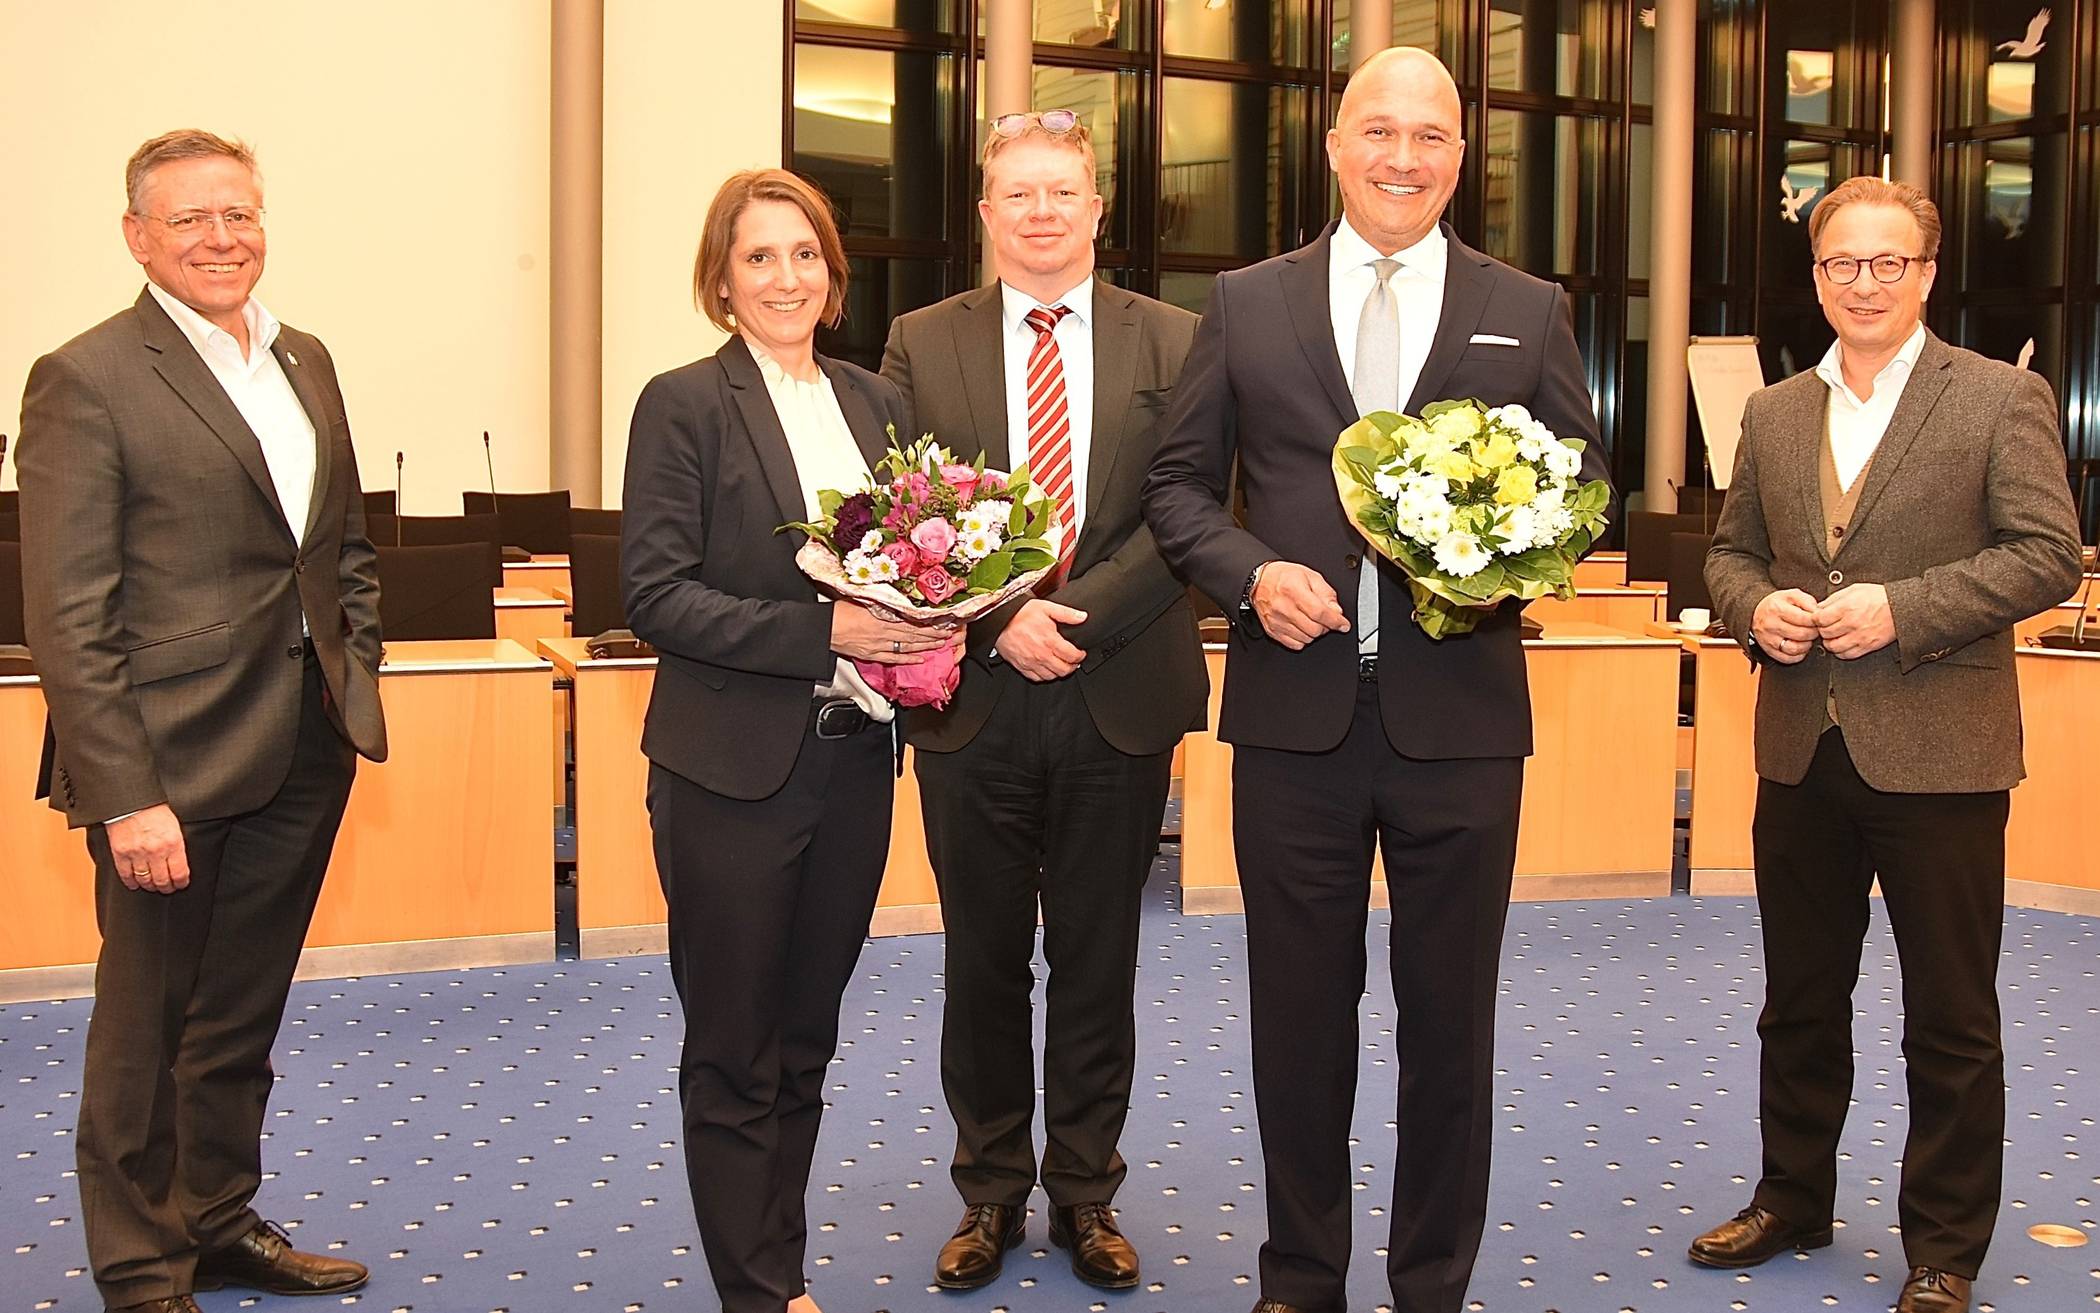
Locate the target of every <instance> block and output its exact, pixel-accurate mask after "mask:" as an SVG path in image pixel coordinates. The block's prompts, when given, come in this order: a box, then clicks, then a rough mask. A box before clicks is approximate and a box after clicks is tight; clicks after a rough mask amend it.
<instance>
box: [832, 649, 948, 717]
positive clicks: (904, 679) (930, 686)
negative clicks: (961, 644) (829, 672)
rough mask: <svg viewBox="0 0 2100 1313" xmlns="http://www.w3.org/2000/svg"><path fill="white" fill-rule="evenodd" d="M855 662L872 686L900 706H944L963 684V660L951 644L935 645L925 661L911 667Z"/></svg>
mask: <svg viewBox="0 0 2100 1313" xmlns="http://www.w3.org/2000/svg"><path fill="white" fill-rule="evenodd" d="M853 665H854V668H855V669H857V670H859V671H860V674H861V678H863V679H865V680H867V681H868V687H869V688H872V689H874V690H875V691H876V692H877V693H880V694H882V696H884V697H886V698H888V699H889V700H890V701H892V702H894V703H896V704H897V705H898V706H900V707H933V708H935V709H939V708H941V707H945V706H947V705H948V699H949V698H950V697H952V696H954V694H955V688H956V685H958V684H960V683H962V663H961V661H960V659H959V657H958V653H957V651H956V649H954V648H951V647H941V648H935V649H934V650H933V651H931V652H928V653H927V654H926V656H925V659H924V660H921V661H918V662H916V663H914V664H912V665H908V666H884V665H877V664H876V663H874V662H872V661H856V662H854V663H853Z"/></svg>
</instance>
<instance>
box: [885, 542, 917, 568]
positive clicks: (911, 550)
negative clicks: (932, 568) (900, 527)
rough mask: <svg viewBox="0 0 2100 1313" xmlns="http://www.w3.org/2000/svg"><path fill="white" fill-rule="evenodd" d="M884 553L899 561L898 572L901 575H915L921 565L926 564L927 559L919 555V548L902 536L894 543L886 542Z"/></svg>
mask: <svg viewBox="0 0 2100 1313" xmlns="http://www.w3.org/2000/svg"><path fill="white" fill-rule="evenodd" d="M882 554H883V555H884V556H887V557H889V558H890V559H891V560H892V561H895V562H896V563H897V573H898V574H900V575H905V576H910V575H915V574H917V573H918V572H919V569H920V567H921V566H923V565H925V561H924V560H922V559H921V558H920V556H919V549H918V548H916V547H914V546H912V545H911V544H910V543H908V542H906V541H904V540H903V539H902V538H899V539H898V540H897V541H895V542H893V543H884V544H883V546H882Z"/></svg>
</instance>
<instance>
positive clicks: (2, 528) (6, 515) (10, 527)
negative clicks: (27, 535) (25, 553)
mask: <svg viewBox="0 0 2100 1313" xmlns="http://www.w3.org/2000/svg"><path fill="white" fill-rule="evenodd" d="M20 541H22V517H21V516H20V515H17V514H16V513H15V512H13V511H0V543H18V542H20Z"/></svg>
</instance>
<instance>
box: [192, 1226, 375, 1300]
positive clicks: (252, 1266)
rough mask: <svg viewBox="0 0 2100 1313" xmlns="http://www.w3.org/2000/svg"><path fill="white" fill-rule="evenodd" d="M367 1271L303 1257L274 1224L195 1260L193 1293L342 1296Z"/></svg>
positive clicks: (348, 1262) (356, 1265) (353, 1265)
mask: <svg viewBox="0 0 2100 1313" xmlns="http://www.w3.org/2000/svg"><path fill="white" fill-rule="evenodd" d="M370 1276H371V1273H370V1272H367V1271H366V1270H365V1265H364V1264H363V1263H354V1262H352V1261H351V1260H349V1259H347V1258H329V1257H326V1256H325V1255H322V1254H307V1253H302V1252H300V1251H299V1250H297V1249H294V1248H292V1238H291V1237H290V1236H289V1235H286V1234H285V1230H284V1228H283V1227H281V1226H279V1225H277V1224H276V1223H275V1222H257V1223H256V1224H255V1229H254V1230H252V1231H250V1232H249V1233H248V1234H246V1235H244V1236H242V1237H241V1238H240V1239H238V1240H236V1241H234V1242H233V1243H232V1244H230V1245H228V1246H226V1247H225V1248H224V1249H220V1250H215V1251H214V1252H212V1253H209V1254H205V1255H203V1256H202V1257H200V1258H199V1259H198V1260H197V1281H196V1285H197V1289H199V1290H217V1289H218V1288H219V1287H221V1286H245V1287H247V1288H248V1289H249V1290H260V1291H264V1292H266V1293H268V1294H272V1295H340V1294H344V1293H345V1292H347V1291H352V1290H355V1289H357V1288H358V1287H359V1286H361V1285H363V1284H364V1283H365V1281H366V1279H367V1278H369V1277H370Z"/></svg>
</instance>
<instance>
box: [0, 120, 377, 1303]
mask: <svg viewBox="0 0 2100 1313" xmlns="http://www.w3.org/2000/svg"><path fill="white" fill-rule="evenodd" d="M125 187H126V192H127V199H128V208H127V210H126V212H125V214H124V218H123V226H124V235H125V240H126V242H127V244H128V245H129V247H130V249H131V253H132V256H133V257H134V258H135V259H137V260H138V262H139V263H140V264H141V265H142V266H144V268H145V273H146V281H147V286H146V289H145V291H144V292H142V293H141V294H140V296H139V298H138V300H137V302H136V303H134V304H133V305H132V306H131V308H129V309H127V310H124V311H122V312H120V313H118V314H117V315H115V316H113V317H111V318H110V319H108V320H105V321H104V322H103V323H101V324H99V325H97V326H96V327H94V328H92V329H89V330H88V331H87V332H85V333H83V334H81V335H80V336H79V337H76V338H74V339H73V340H72V341H70V342H68V343H66V344H65V345H64V346H62V347H60V348H58V349H57V350H56V351H53V352H52V353H51V354H50V355H47V356H45V357H43V358H42V359H41V360H39V361H37V362H36V364H35V366H34V367H33V368H32V369H31V370H30V375H29V384H28V388H27V390H26V391H25V392H24V394H23V399H22V439H21V451H20V457H19V459H20V465H19V474H20V479H21V485H22V552H23V583H24V591H25V594H26V620H27V629H28V637H29V647H30V651H31V654H32V656H33V657H34V659H35V661H36V666H37V670H38V672H39V674H40V675H41V676H42V680H43V688H44V696H45V699H46V701H47V703H48V706H49V712H50V722H49V737H48V738H47V741H46V745H45V746H46V763H45V771H44V776H43V780H42V784H43V787H44V789H45V790H46V791H47V792H48V794H49V796H50V798H51V805H52V806H53V807H54V808H56V809H57V810H59V811H62V812H64V813H65V815H66V817H67V819H68V820H69V822H70V823H71V824H72V825H74V826H77V827H84V828H85V829H86V830H87V846H88V851H89V852H90V854H91V855H92V856H93V859H94V865H95V907H96V916H97V919H98V921H99V923H100V926H101V930H102V953H101V958H100V961H99V962H98V963H97V966H96V970H95V1011H94V1017H93V1019H92V1021H91V1022H90V1024H89V1027H88V1038H87V1061H86V1069H85V1071H84V1073H83V1075H82V1078H81V1105H80V1123H79V1128H78V1135H77V1139H76V1141H75V1150H76V1153H77V1154H78V1159H79V1164H78V1165H79V1177H80V1198H81V1212H82V1220H83V1222H84V1224H85V1227H86V1232H87V1248H88V1258H89V1262H90V1264H91V1266H92V1268H93V1271H94V1278H95V1284H96V1285H97V1287H99V1289H100V1290H101V1293H102V1298H103V1300H104V1302H105V1303H106V1304H107V1305H108V1307H109V1308H111V1309H131V1310H150V1311H151V1313H191V1311H192V1310H194V1309H195V1308H196V1304H195V1303H194V1301H192V1299H191V1297H190V1296H191V1292H192V1291H194V1290H210V1289H217V1288H218V1287H220V1286H222V1285H229V1284H231V1285H240V1286H247V1287H250V1288H252V1289H257V1290H264V1291H270V1292H275V1293H281V1294H333V1293H339V1292H343V1291H348V1290H352V1289H355V1288H356V1287H357V1286H359V1285H362V1284H363V1283H364V1280H365V1275H366V1273H365V1269H364V1267H363V1266H362V1265H360V1264H357V1263H354V1262H349V1261H347V1260H344V1259H339V1258H330V1257H325V1256H321V1255H316V1254H309V1253H301V1252H299V1251H297V1250H295V1249H293V1248H292V1247H291V1245H290V1243H289V1238H288V1237H287V1236H286V1235H285V1233H284V1232H283V1231H282V1230H281V1229H280V1228H278V1227H276V1226H275V1225H273V1224H271V1223H268V1222H265V1221H263V1220H262V1219H261V1218H260V1217H259V1216H258V1215H257V1213H256V1211H255V1209H254V1208H253V1207H251V1205H250V1200H251V1199H252V1198H253V1196H254V1194H255V1192H256V1189H257V1187H258V1186H259V1185H260V1184H261V1181H262V1149H261V1143H260V1136H261V1131H262V1121H263V1110H264V1105H265V1104H266V1102H267V1101H268V1098H269V1093H270V1083H271V1070H270V1045H271V1042H272V1040H273V1039H274V1038H275V1036H276V1033H277V1027H278V1023H279V1021H280V1020H281V1018H282V1016H283V1012H284V1004H285V998H286V994H287V992H288V991H289V989H290V987H291V980H292V971H293V968H294V966H295V965H296V963H297V961H298V957H299V949H300V945H301V943H302V941H303V940H304V939H305V935H306V928H307V923H308V921H309V919H310V918H311V916H312V914H313V909H314V902H315V900H316V898H317V897H318V896H319V894H320V889H321V877H322V873H323V872H324V871H325V870H326V868H327V865H328V855H329V850H330V848H331V846H332V845H333V844H334V841H335V832H336V826H337V824H338V822H339V821H340V820H341V818H342V814H343V808H344V805H345V803H346V802H347V801H348V799H349V795H350V782H351V777H352V774H353V772H354V769H355V764H356V754H357V753H359V752H361V753H363V754H364V755H365V756H368V757H370V758H372V759H373V760H375V761H378V760H383V759H384V758H385V755H386V728H385V724H384V721H383V718H382V716H381V713H380V705H379V687H378V681H377V678H376V671H377V669H378V665H379V614H378V601H379V585H378V580H377V576H376V574H375V572H374V566H373V553H372V547H371V545H370V544H369V543H368V542H367V541H366V540H365V530H364V512H363V505H362V499H361V496H360V493H359V491H358V482H357V463H356V458H355V456H354V455H353V454H352V452H351V448H350V430H349V427H348V424H347V423H346V422H345V419H344V415H343V398H342V392H341V390H340V388H339V387H338V385H337V383H336V377H335V366H334V364H333V363H332V362H331V361H330V359H329V356H328V352H327V350H326V349H325V348H323V347H322V345H321V343H320V342H319V341H318V340H316V339H314V338H312V337H309V336H307V335H306V334H304V333H301V332H298V331H297V330H295V329H292V328H288V327H284V326H282V325H280V324H279V323H278V322H277V321H276V320H275V319H274V318H273V317H272V316H271V315H270V313H269V312H268V311H267V310H265V309H263V307H262V305H261V304H260V303H259V302H257V301H256V300H255V299H254V298H253V296H252V295H251V293H252V291H253V289H254V287H255V282H256V280H257V279H258V278H259V277H261V275H262V269H263V256H264V252H265V248H266V240H265V237H264V234H263V208H262V183H261V179H260V177H259V176H258V175H257V173H256V171H255V161H254V158H253V156H252V155H251V154H250V152H249V151H248V148H247V147H246V146H243V145H241V144H239V143H237V142H231V141H227V140H224V139H222V138H219V137H215V136H213V135H211V134H209V133H204V132H197V131H183V132H173V133H169V134H166V135H164V136H161V137H156V138H155V139H153V140H152V141H149V142H147V143H146V144H145V145H143V146H141V147H140V148H139V150H138V152H137V153H136V154H134V155H133V156H132V158H131V161H130V164H129V166H128V168H127V171H126V175H125Z"/></svg>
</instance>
